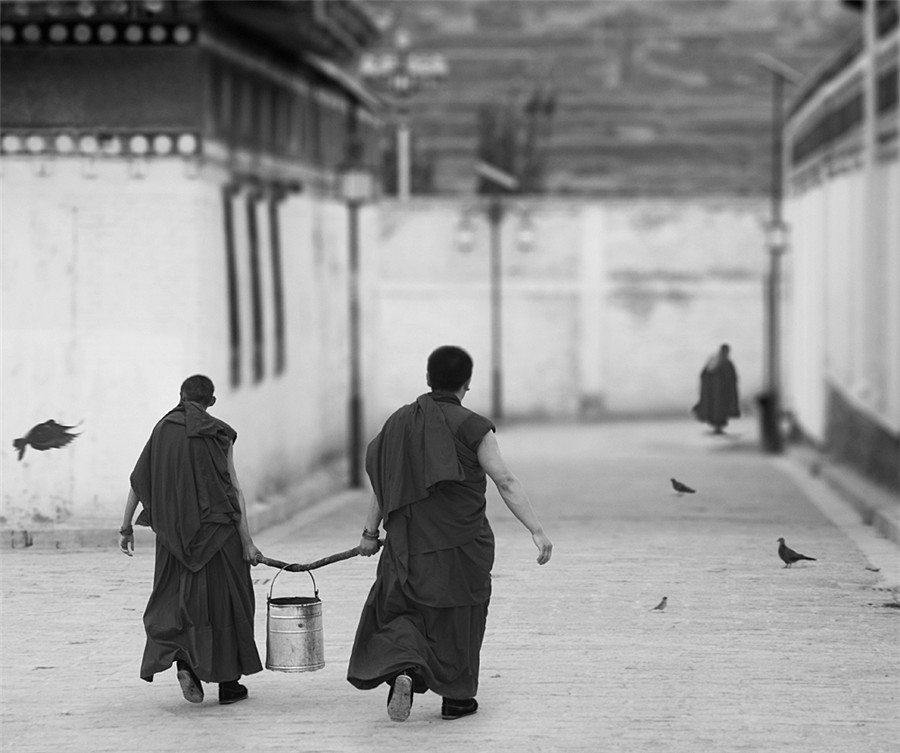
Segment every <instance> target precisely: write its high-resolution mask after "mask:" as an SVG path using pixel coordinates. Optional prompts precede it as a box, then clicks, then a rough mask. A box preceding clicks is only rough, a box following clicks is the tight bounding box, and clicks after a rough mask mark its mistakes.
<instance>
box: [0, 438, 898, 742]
mask: <svg viewBox="0 0 900 753" xmlns="http://www.w3.org/2000/svg"><path fill="white" fill-rule="evenodd" d="M747 423H749V421H744V422H738V424H736V430H737V431H740V429H741V428H743V429H744V430H745V431H746V427H744V426H743V425H744V424H747ZM498 436H499V439H500V444H501V448H502V449H503V451H504V454H505V455H506V457H507V459H508V461H509V463H510V465H511V466H512V468H513V470H514V471H515V472H516V473H517V474H518V475H519V476H520V477H521V478H522V480H523V481H524V483H525V485H526V488H527V489H528V490H529V493H530V494H531V496H532V499H533V501H534V503H535V505H536V507H537V508H538V509H539V511H540V515H541V517H542V519H543V521H544V524H545V527H546V529H547V531H548V533H549V535H550V536H551V538H552V539H553V541H554V545H555V549H554V555H553V560H552V561H551V562H550V564H548V565H547V566H545V567H538V566H537V565H536V564H535V562H534V558H535V556H536V551H535V550H534V549H533V546H532V544H531V542H530V537H529V536H528V535H527V533H526V532H525V530H524V529H523V528H521V526H519V524H518V523H517V522H516V521H515V520H514V519H513V518H512V517H511V515H509V513H508V512H507V511H506V509H505V508H504V507H503V505H502V503H501V502H500V501H499V498H498V497H497V496H496V495H493V496H491V498H490V501H489V511H490V517H491V520H492V523H493V525H494V528H495V531H496V534H497V543H498V546H497V561H496V565H495V571H494V596H493V599H492V602H491V608H490V615H489V617H488V631H487V636H486V639H485V645H484V651H483V654H482V673H481V688H480V692H479V696H478V699H479V702H480V703H481V709H480V710H479V712H478V714H476V715H475V716H473V717H469V718H466V719H461V720H457V721H452V722H446V721H442V720H441V719H440V699H439V698H438V697H436V696H434V695H433V694H426V695H424V696H417V697H416V700H415V704H414V706H413V710H412V714H411V716H410V719H409V720H408V721H407V722H406V723H404V724H395V723H392V722H390V721H389V720H388V718H387V715H386V713H385V692H383V691H382V690H381V689H379V690H374V691H368V692H361V691H357V690H355V689H354V688H352V687H351V686H350V685H349V684H348V683H347V682H346V680H345V672H346V665H347V660H348V655H349V650H350V645H351V642H352V639H353V634H354V631H355V627H356V619H357V617H358V614H359V610H360V608H361V606H362V603H363V601H364V598H365V595H366V592H367V590H368V588H369V585H370V583H371V579H372V577H373V574H374V570H375V559H374V558H373V559H363V558H357V559H353V560H349V561H346V562H341V563H337V564H334V565H330V566H328V567H326V568H323V569H321V570H318V571H317V572H316V579H317V581H318V586H319V589H320V596H321V598H322V600H323V604H324V615H323V624H324V633H325V652H326V666H325V668H324V669H322V670H321V671H318V672H312V673H304V674H282V673H276V672H270V671H265V672H263V673H261V674H258V675H254V676H252V677H250V678H247V680H246V682H247V685H248V687H249V689H250V698H249V699H248V700H247V701H245V702H243V703H240V704H237V705H234V706H219V705H218V704H217V703H216V702H215V690H216V688H215V686H214V685H210V686H206V689H207V695H208V698H207V701H205V702H204V703H203V704H200V705H192V704H188V703H186V702H185V701H184V700H183V699H182V697H181V693H180V692H179V689H178V685H177V683H176V680H175V677H174V672H167V673H164V674H162V675H159V676H157V678H156V681H155V682H154V683H153V684H146V683H144V682H142V681H141V680H140V679H139V678H138V668H139V662H140V656H141V651H142V648H143V628H142V624H141V614H142V612H143V608H144V605H145V603H146V599H147V596H148V594H149V589H150V584H151V578H152V568H153V550H152V539H150V538H147V537H142V538H141V539H140V540H139V541H138V551H137V554H136V556H135V557H134V558H132V559H128V558H126V557H124V556H123V555H122V554H120V553H118V552H117V551H115V550H113V551H107V550H80V551H59V552H53V551H35V550H4V551H2V552H0V556H2V563H0V564H2V573H3V575H2V595H3V604H2V606H3V610H2V710H0V715H2V716H0V719H2V749H3V751H9V752H10V753H13V752H15V753H31V752H32V751H34V752H36V753H37V752H40V753H45V752H47V751H113V750H115V751H119V750H126V751H175V750H197V751H205V750H215V751H244V750H248V751H249V750H254V751H309V752H313V751H379V750H392V751H400V752H402V751H421V750H429V751H437V752H438V753H440V752H442V751H455V750H461V749H463V748H464V747H468V748H469V749H470V750H473V751H517V752H520V753H526V752H529V751H582V750H583V751H649V750H654V751H685V752H687V751H690V752H691V753H696V752H697V751H714V752H715V753H727V752H729V751H770V750H783V749H786V748H788V747H789V748H790V749H791V751H792V753H803V752H804V751H808V752H809V753H828V752H829V751H835V752H837V751H840V752H841V753H845V752H846V751H854V752H855V751H859V752H860V753H862V752H864V753H879V752H882V751H883V752H885V753H886V752H887V751H895V750H896V745H897V740H898V737H900V715H898V708H900V705H898V700H900V652H898V646H900V642H898V638H900V609H895V608H890V607H888V606H885V604H888V603H893V597H894V594H893V593H892V592H891V591H890V590H888V589H887V587H888V586H890V585H895V584H896V581H894V583H890V579H891V578H892V577H893V574H892V573H893V572H895V571H896V565H897V560H898V549H897V547H896V546H894V545H893V544H890V545H888V544H886V543H885V542H884V541H883V540H882V541H881V542H874V543H873V546H871V547H869V546H867V544H866V541H865V532H862V533H860V531H858V530H856V531H853V532H852V535H850V534H848V533H847V531H846V530H845V526H844V525H842V524H841V522H840V520H838V523H837V524H835V522H833V520H832V518H834V516H831V517H829V516H828V515H827V514H826V512H827V510H826V511H825V512H823V509H824V508H822V506H821V505H820V504H819V502H818V500H817V499H816V498H815V497H816V493H817V487H816V486H815V483H814V482H811V484H810V483H806V482H804V483H799V482H798V477H797V474H796V473H795V472H789V471H788V470H787V469H786V467H785V464H784V461H773V460H771V459H770V458H768V457H766V456H764V455H762V454H760V453H759V451H758V449H757V444H756V440H755V436H751V435H750V434H746V435H745V436H741V435H740V434H733V435H729V436H728V437H726V438H724V439H722V438H716V437H713V436H710V435H708V434H705V433H704V430H703V429H702V428H701V427H700V425H698V424H693V423H688V422H656V423H640V424H635V423H620V424H600V425H572V426H553V425H550V426H516V425H513V426H509V427H503V428H502V430H501V431H500V433H499V435H498ZM670 476H675V477H677V478H679V479H680V480H682V481H685V482H687V483H689V484H691V485H692V486H695V487H696V488H697V490H698V491H697V494H695V495H686V496H684V497H678V496H677V495H675V493H674V492H673V491H672V489H671V487H670V486H669V477H670ZM810 495H812V496H810ZM365 505H366V498H365V496H364V495H362V494H361V493H355V492H348V493H345V494H342V495H339V496H338V497H336V498H333V499H331V500H328V501H327V503H324V504H320V505H318V506H316V507H315V508H312V509H310V510H307V511H304V512H302V513H300V514H299V515H298V516H297V517H296V518H294V519H293V520H292V521H290V522H289V523H287V524H284V525H281V526H277V527H274V528H271V529H269V530H266V531H263V532H262V533H260V534H258V535H257V536H256V541H257V544H258V545H259V546H260V548H261V549H262V550H263V552H264V553H265V554H267V555H268V556H270V557H276V558H279V559H284V560H290V561H301V562H303V561H309V560H312V559H316V558H318V557H321V556H324V555H327V554H330V553H332V552H336V551H340V550H343V549H347V548H349V547H351V546H354V545H355V544H356V543H357V541H358V534H359V531H360V529H361V527H362V520H363V517H364V510H365ZM110 525H111V526H113V527H115V526H116V525H118V520H115V521H111V522H110ZM847 525H848V526H849V527H851V528H852V525H851V523H850V522H848V524H847ZM870 535H871V534H870ZM779 536H784V537H785V538H786V539H787V542H788V544H789V545H791V546H793V547H794V548H796V549H797V550H799V551H801V552H804V553H805V554H808V555H810V556H813V557H816V558H817V561H816V562H801V563H798V564H797V565H795V566H794V567H793V568H790V569H785V568H783V567H782V563H781V562H780V560H779V559H778V557H777V555H776V547H777V544H776V542H775V540H776V539H777V538H778V537H779ZM870 543H871V542H870ZM873 553H874V554H873ZM875 567H880V568H881V571H880V572H874V571H873V570H872V569H869V568H875ZM892 568H893V569H892ZM274 572H275V571H274V570H271V569H267V568H263V567H259V568H257V569H255V570H254V577H255V584H256V596H257V644H258V645H259V648H260V654H261V656H263V660H264V659H265V657H264V654H265V636H266V608H265V600H266V594H267V590H268V588H269V586H270V582H271V577H272V575H273V574H274ZM275 588H276V592H277V593H276V595H302V594H308V593H309V592H310V591H311V584H310V581H309V578H308V577H307V576H306V575H304V574H289V573H285V574H284V575H282V576H281V577H279V579H278V582H277V583H276V586H275ZM662 596H668V608H667V609H666V611H664V612H655V611H651V608H652V607H653V606H654V605H655V604H656V603H657V602H658V601H659V600H660V598H661V597H662Z"/></svg>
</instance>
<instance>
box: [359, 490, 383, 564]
mask: <svg viewBox="0 0 900 753" xmlns="http://www.w3.org/2000/svg"><path fill="white" fill-rule="evenodd" d="M379 525H381V505H379V504H378V497H376V496H375V494H374V493H373V494H372V499H371V500H370V501H369V511H368V513H366V523H365V530H366V531H370V532H371V533H374V534H376V535H377V533H378V526H379ZM377 551H378V541H377V540H375V539H372V538H367V537H365V536H362V537H361V538H360V540H359V553H360V554H361V555H362V556H363V557H371V556H372V555H373V554H375V553H376V552H377Z"/></svg>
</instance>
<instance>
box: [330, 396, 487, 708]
mask: <svg viewBox="0 0 900 753" xmlns="http://www.w3.org/2000/svg"><path fill="white" fill-rule="evenodd" d="M492 430H494V426H493V424H492V423H491V422H490V421H488V420H487V419H486V418H483V417H482V416H479V415H478V414H477V413H473V412H472V411H470V410H468V409H466V408H463V407H462V405H461V404H460V401H459V399H458V398H457V397H456V395H454V394H452V393H449V392H432V393H429V394H427V395H422V396H420V397H419V398H418V399H417V400H416V402H415V403H412V404H410V405H407V406H404V407H403V408H401V409H400V410H398V411H397V412H395V413H394V414H393V415H392V416H391V417H390V418H389V419H388V420H387V422H386V423H385V425H384V427H383V429H382V430H381V432H380V433H379V435H378V436H377V437H376V438H375V439H374V440H373V441H372V443H371V444H370V445H369V448H368V452H367V454H366V471H367V472H368V474H369V478H370V480H371V482H372V488H373V489H374V491H375V495H376V496H377V498H378V501H379V503H380V505H381V509H382V512H383V516H384V528H385V532H386V534H387V535H386V538H385V545H384V549H383V550H382V553H381V557H380V560H379V562H378V569H377V574H376V580H375V583H374V585H373V586H372V589H371V590H370V592H369V596H368V598H367V599H366V603H365V606H364V607H363V611H362V615H361V617H360V621H359V627H358V628H357V633H356V640H355V641H354V645H353V651H352V654H351V657H350V666H349V669H348V673H347V679H348V680H349V681H350V682H351V683H352V684H353V685H355V686H356V687H357V688H360V689H363V690H367V689H370V688H374V687H376V686H378V685H379V684H381V683H382V682H385V681H390V680H391V679H392V678H393V677H394V676H395V675H397V674H398V673H399V672H400V671H402V670H406V669H410V668H411V669H413V687H414V690H415V691H416V692H419V693H423V692H425V691H426V690H431V691H433V692H435V693H438V694H440V695H441V696H444V697H446V698H458V699H462V698H472V697H474V696H475V694H476V692H477V690H478V670H479V662H480V654H481V644H482V640H483V638H484V629H485V624H486V620H487V610H488V603H489V601H490V596H491V567H492V566H493V562H494V534H493V531H492V530H491V527H490V524H489V523H488V520H487V517H486V515H485V507H486V505H485V488H486V480H485V473H484V470H483V469H482V468H481V466H480V465H479V463H478V458H477V450H478V446H479V445H480V444H481V441H482V440H483V439H484V436H485V434H487V432H489V431H492Z"/></svg>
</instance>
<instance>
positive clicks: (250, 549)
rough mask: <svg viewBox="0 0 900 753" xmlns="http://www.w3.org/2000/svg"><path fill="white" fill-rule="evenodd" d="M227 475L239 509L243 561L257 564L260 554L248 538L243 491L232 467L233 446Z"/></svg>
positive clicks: (248, 531) (230, 451) (229, 455)
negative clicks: (229, 477)
mask: <svg viewBox="0 0 900 753" xmlns="http://www.w3.org/2000/svg"><path fill="white" fill-rule="evenodd" d="M228 474H229V475H230V476H231V483H232V484H234V490H235V492H236V493H237V498H238V504H239V505H240V508H241V519H240V520H239V521H238V533H239V534H240V536H241V545H242V546H243V548H244V559H245V560H247V562H249V563H250V564H251V565H256V564H258V563H259V558H260V557H262V552H260V551H259V549H257V548H256V545H255V544H254V543H253V537H252V536H250V524H249V523H248V522H247V503H246V501H245V500H244V490H243V489H241V484H240V482H239V481H238V476H237V470H236V469H235V467H234V445H232V446H231V447H229V448H228Z"/></svg>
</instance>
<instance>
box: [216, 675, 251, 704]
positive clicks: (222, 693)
mask: <svg viewBox="0 0 900 753" xmlns="http://www.w3.org/2000/svg"><path fill="white" fill-rule="evenodd" d="M246 697H247V688H246V687H244V686H243V685H241V684H240V683H239V682H238V681H237V680H230V681H229V682H220V683H219V703H220V704H221V705H223V706H227V705H228V704H229V703H237V702H238V701H243V700H244V699H245V698H246Z"/></svg>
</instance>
